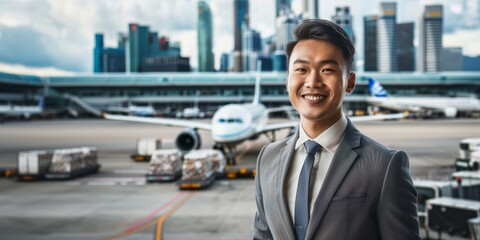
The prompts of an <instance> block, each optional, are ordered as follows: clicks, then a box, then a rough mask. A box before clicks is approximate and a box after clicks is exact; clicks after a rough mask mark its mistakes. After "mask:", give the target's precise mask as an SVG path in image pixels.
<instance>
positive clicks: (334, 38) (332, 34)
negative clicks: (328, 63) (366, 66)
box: [285, 19, 355, 72]
mask: <svg viewBox="0 0 480 240" xmlns="http://www.w3.org/2000/svg"><path fill="white" fill-rule="evenodd" d="M293 35H294V37H295V40H293V41H290V42H289V43H288V44H287V46H286V49H285V51H286V53H287V60H288V62H290V56H291V54H292V51H293V48H294V47H295V45H297V43H298V42H299V41H301V40H307V39H317V40H322V41H327V42H329V43H331V44H333V45H335V46H337V47H339V48H340V49H341V50H342V53H343V58H344V59H345V62H346V64H347V71H348V72H350V70H351V69H352V63H353V57H354V56H355V47H354V46H353V43H352V40H350V37H349V36H348V34H347V33H346V32H345V30H343V29H342V28H341V27H340V26H338V25H337V24H335V23H333V22H330V21H328V20H324V19H307V20H304V21H302V22H301V23H300V24H298V26H297V27H296V28H295V30H294V31H293Z"/></svg>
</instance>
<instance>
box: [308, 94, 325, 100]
mask: <svg viewBox="0 0 480 240" xmlns="http://www.w3.org/2000/svg"><path fill="white" fill-rule="evenodd" d="M305 98H306V99H307V100H312V101H316V100H320V99H323V96H310V95H306V96H305Z"/></svg>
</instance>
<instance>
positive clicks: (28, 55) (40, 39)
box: [0, 25, 55, 67]
mask: <svg viewBox="0 0 480 240" xmlns="http://www.w3.org/2000/svg"><path fill="white" fill-rule="evenodd" d="M0 33H1V35H0V43H1V44H0V62H8V63H13V64H24V65H28V66H35V67H45V66H52V65H53V64H54V63H55V61H54V59H53V57H52V56H51V54H50V52H49V51H48V50H47V48H48V39H46V38H45V37H44V36H43V35H42V34H41V33H40V32H38V31H36V30H35V29H32V28H31V27H28V26H20V27H5V26H2V25H0Z"/></svg>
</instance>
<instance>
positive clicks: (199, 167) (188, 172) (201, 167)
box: [179, 149, 224, 189]
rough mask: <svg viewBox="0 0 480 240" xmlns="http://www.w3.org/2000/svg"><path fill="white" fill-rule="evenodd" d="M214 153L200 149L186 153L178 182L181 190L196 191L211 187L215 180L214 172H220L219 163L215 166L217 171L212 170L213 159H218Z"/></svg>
mask: <svg viewBox="0 0 480 240" xmlns="http://www.w3.org/2000/svg"><path fill="white" fill-rule="evenodd" d="M216 151H217V150H213V149H209V150H205V149H200V150H192V151H190V152H189V153H187V154H186V155H185V156H184V160H183V165H182V178H181V180H180V181H179V187H180V188H182V189H198V188H207V187H209V186H210V185H212V184H213V182H214V181H215V178H216V174H215V171H217V170H221V169H220V163H218V164H217V165H216V167H217V169H214V164H213V162H214V159H215V161H218V160H219V159H220V158H219V156H218V155H217V152H216ZM220 154H221V152H220ZM223 170H224V167H223Z"/></svg>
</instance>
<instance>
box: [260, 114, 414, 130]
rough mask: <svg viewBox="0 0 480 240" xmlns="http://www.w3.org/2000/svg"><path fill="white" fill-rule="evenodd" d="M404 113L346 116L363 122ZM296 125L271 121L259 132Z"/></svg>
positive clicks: (398, 115) (385, 118)
mask: <svg viewBox="0 0 480 240" xmlns="http://www.w3.org/2000/svg"><path fill="white" fill-rule="evenodd" d="M405 117H406V115H405V114H403V113H395V114H379V115H368V116H352V117H348V119H350V121H352V122H364V121H374V120H389V119H401V118H405ZM297 126H298V121H289V122H280V123H272V124H267V125H265V126H264V127H263V128H262V129H260V131H259V132H261V133H264V132H271V131H276V130H280V129H285V128H295V127H297Z"/></svg>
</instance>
